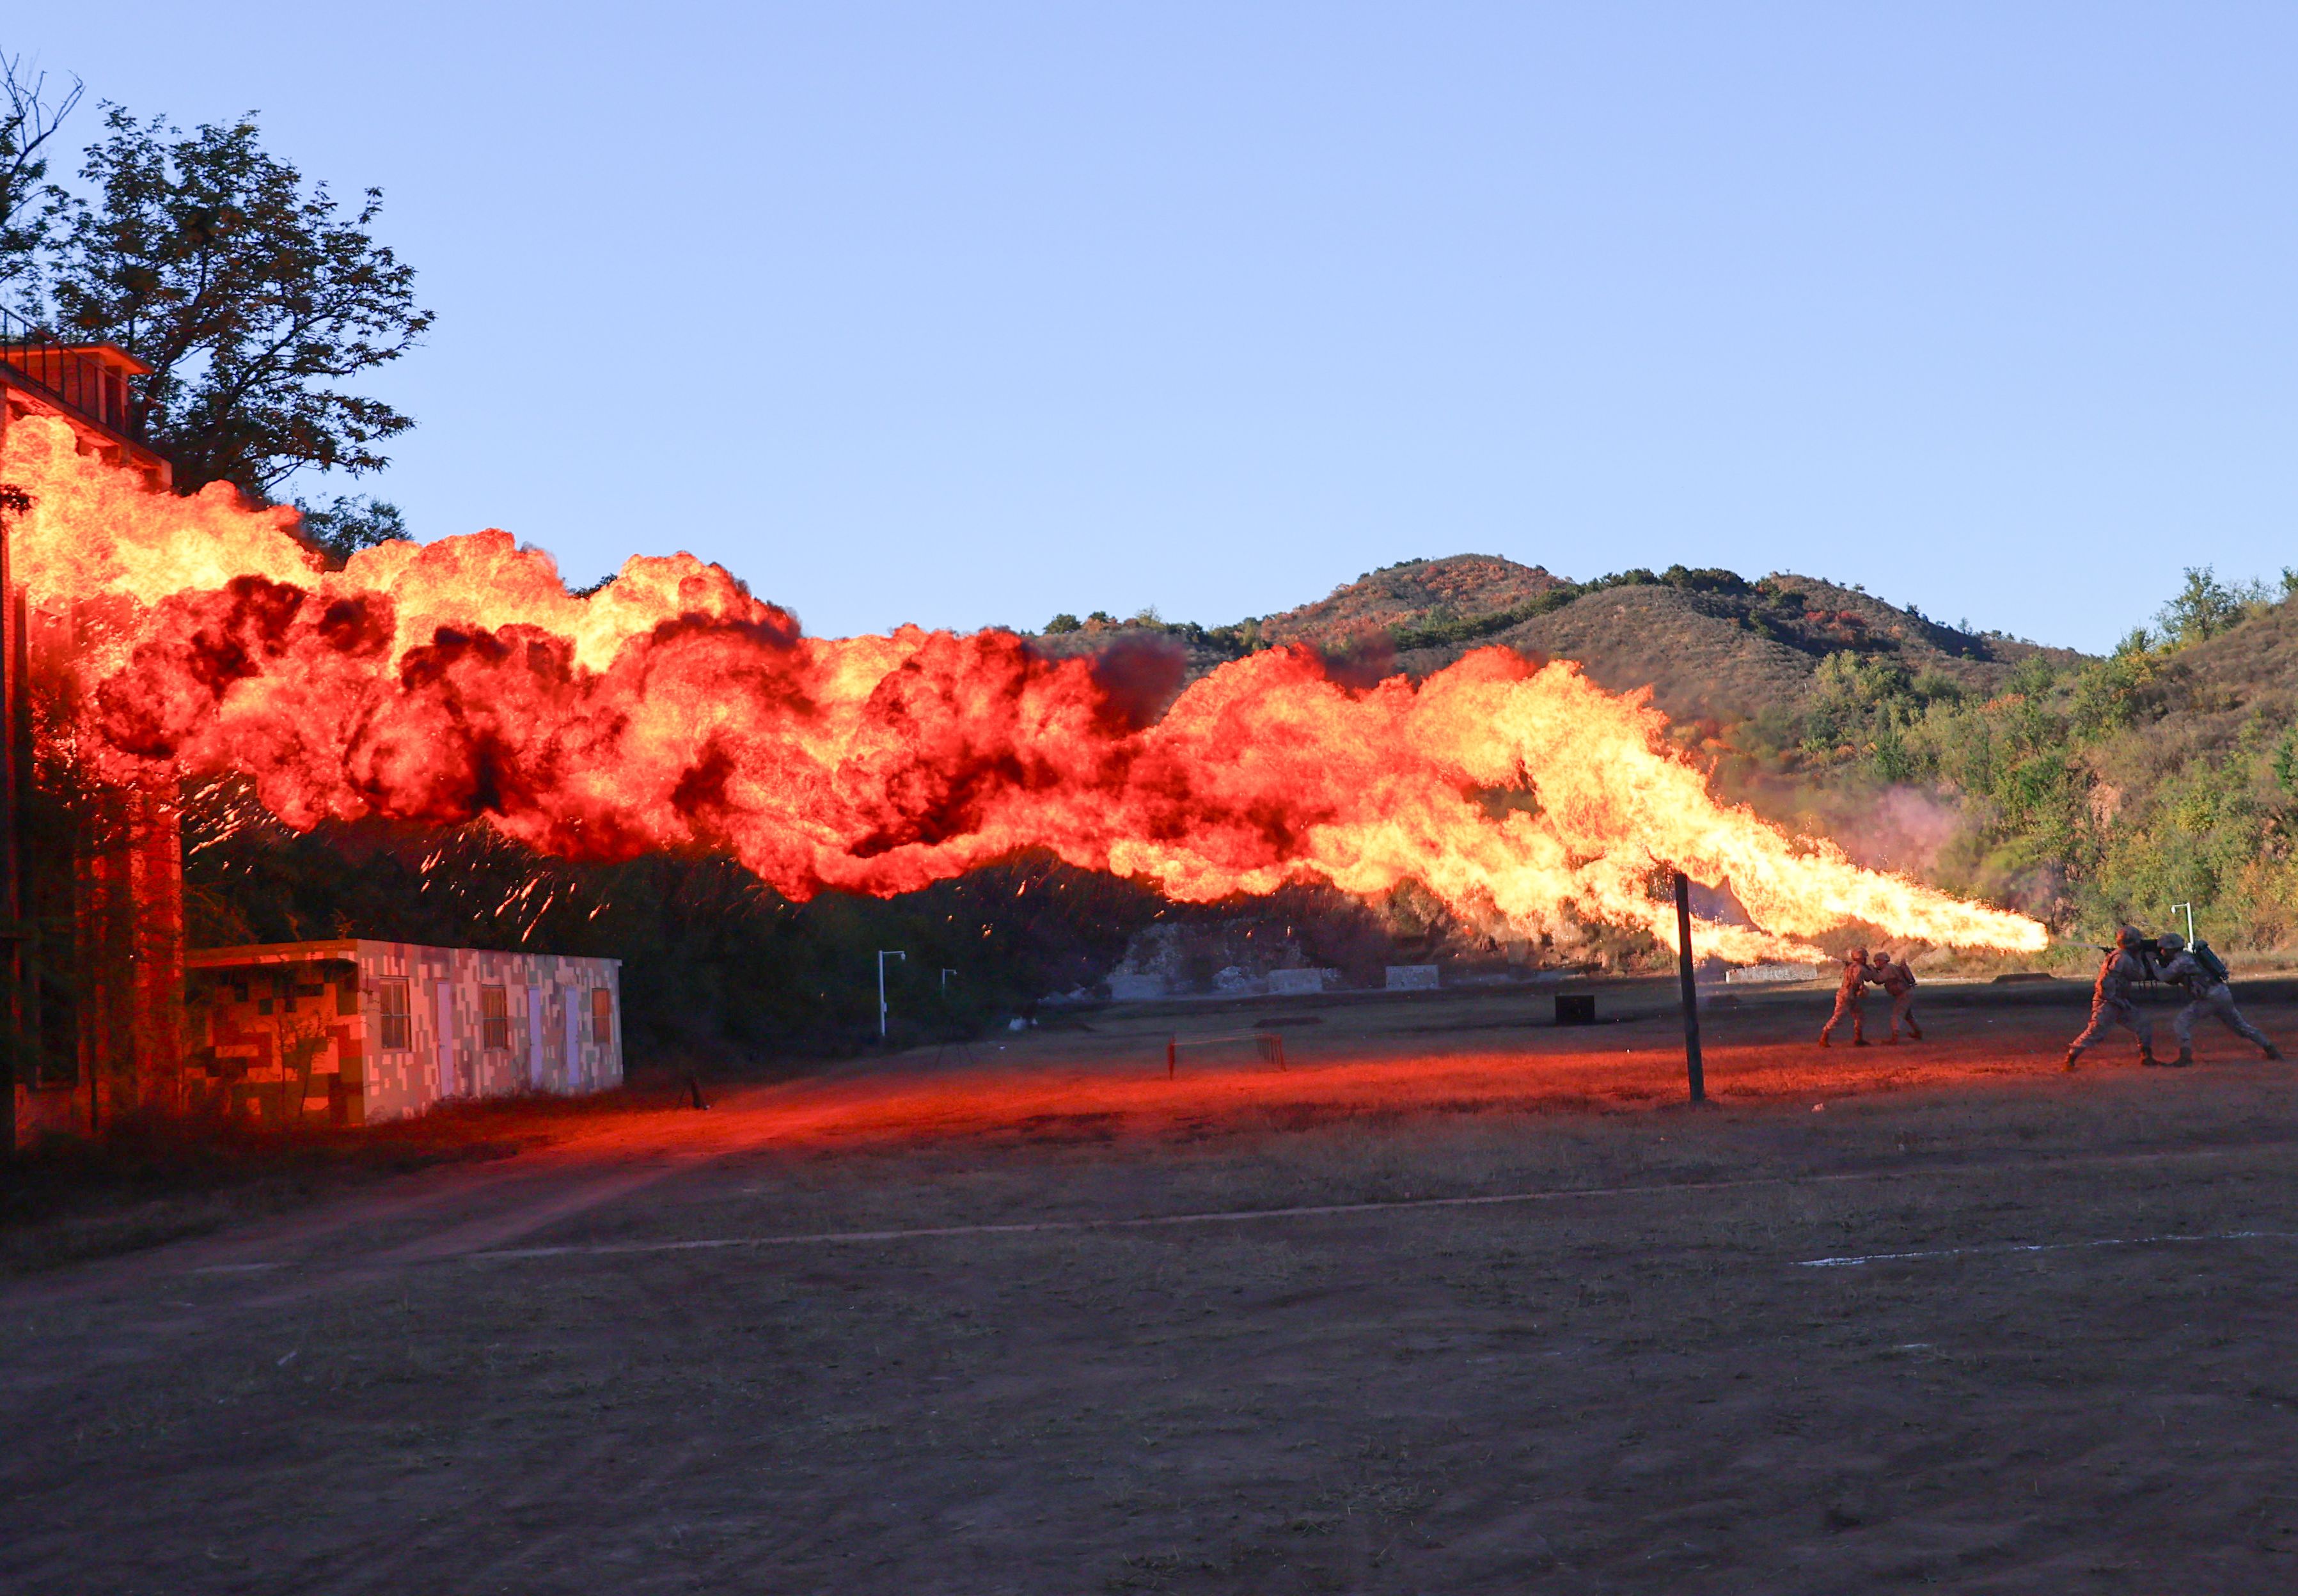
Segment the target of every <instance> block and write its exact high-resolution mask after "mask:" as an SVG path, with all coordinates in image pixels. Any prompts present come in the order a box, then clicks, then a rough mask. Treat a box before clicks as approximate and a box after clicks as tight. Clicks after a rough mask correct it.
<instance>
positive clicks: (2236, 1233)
mask: <svg viewBox="0 0 2298 1596" xmlns="http://www.w3.org/2000/svg"><path fill="white" fill-rule="evenodd" d="M2204 1241H2298V1230H2221V1231H2219V1233H2218V1234H2216V1235H2214V1236H2106V1237H2101V1238H2099V1239H2097V1240H2095V1241H1999V1242H1988V1243H1984V1244H1982V1245H1980V1246H1937V1247H1927V1248H1925V1249H1924V1250H1922V1251H1921V1252H1914V1253H1862V1254H1859V1255H1856V1256H1854V1257H1847V1258H1798V1259H1797V1260H1796V1267H1797V1268H1798V1269H1853V1268H1856V1267H1857V1266H1858V1265H1860V1264H1862V1263H1900V1262H1902V1261H1904V1260H1906V1259H1910V1258H1969V1257H1977V1256H1983V1255H1988V1254H1997V1255H2002V1254H2011V1253H2071V1252H2079V1251H2081V1250H2083V1249H2085V1248H2087V1247H2100V1246H2194V1245H2195V1244H2197V1243H2200V1242H2204Z"/></svg>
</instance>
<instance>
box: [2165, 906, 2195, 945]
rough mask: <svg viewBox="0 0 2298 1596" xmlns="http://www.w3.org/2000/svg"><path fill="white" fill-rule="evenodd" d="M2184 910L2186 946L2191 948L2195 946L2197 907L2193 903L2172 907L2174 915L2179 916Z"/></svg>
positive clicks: (2171, 910)
mask: <svg viewBox="0 0 2298 1596" xmlns="http://www.w3.org/2000/svg"><path fill="white" fill-rule="evenodd" d="M2180 909H2185V910H2186V946H2188V947H2189V948H2191V947H2193V946H2194V945H2195V906H2194V905H2193V904H2191V903H2173V904H2172V905H2170V912H2171V913H2172V914H2177V913H2178V911H2179V910H2180Z"/></svg>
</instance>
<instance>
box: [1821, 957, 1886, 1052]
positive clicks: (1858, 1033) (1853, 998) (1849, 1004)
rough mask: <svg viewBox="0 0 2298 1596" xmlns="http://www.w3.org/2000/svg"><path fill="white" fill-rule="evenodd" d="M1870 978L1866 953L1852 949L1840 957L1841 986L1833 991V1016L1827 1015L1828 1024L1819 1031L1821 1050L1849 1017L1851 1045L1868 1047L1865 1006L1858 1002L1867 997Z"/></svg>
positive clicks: (1871, 973)
mask: <svg viewBox="0 0 2298 1596" xmlns="http://www.w3.org/2000/svg"><path fill="white" fill-rule="evenodd" d="M1873 977H1874V971H1873V970H1872V968H1871V967H1869V965H1868V963H1867V950H1866V949H1864V948H1854V949H1852V950H1851V951H1850V952H1848V953H1847V954H1845V955H1844V956H1843V984H1842V985H1841V986H1839V987H1837V988H1836V989H1835V1012H1834V1013H1833V1014H1831V1015H1829V1016H1827V1024H1824V1025H1822V1026H1821V1027H1820V1028H1819V1045H1820V1046H1821V1047H1826V1046H1827V1045H1828V1038H1829V1037H1831V1036H1832V1035H1833V1034H1834V1033H1835V1028H1836V1027H1837V1026H1838V1025H1839V1024H1842V1023H1843V1016H1845V1015H1849V1016H1851V1045H1852V1046H1853V1047H1855V1048H1864V1047H1865V1046H1866V1045H1867V1037H1866V1034H1865V1027H1866V1024H1867V1016H1866V1014H1865V1012H1864V1010H1865V1008H1866V1005H1865V1004H1864V1003H1863V1002H1862V1001H1861V999H1863V998H1864V997H1865V996H1866V993H1867V983H1868V982H1869V981H1870V980H1872V979H1873Z"/></svg>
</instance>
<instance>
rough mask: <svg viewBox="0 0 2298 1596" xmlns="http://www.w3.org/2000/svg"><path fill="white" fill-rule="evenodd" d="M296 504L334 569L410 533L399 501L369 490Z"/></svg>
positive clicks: (306, 532)
mask: <svg viewBox="0 0 2298 1596" xmlns="http://www.w3.org/2000/svg"><path fill="white" fill-rule="evenodd" d="M295 507H296V508H297V509H298V510H301V511H302V513H303V541H305V542H306V543H309V544H310V546H311V547H314V548H316V549H318V551H319V553H320V554H321V555H325V556H326V558H327V569H328V570H330V571H341V570H342V569H343V566H344V564H346V563H347V562H349V560H350V559H351V556H352V555H355V554H357V553H359V551H360V549H362V548H373V547H376V545H378V544H383V543H396V542H401V541H403V540H405V539H406V538H407V535H408V533H407V522H406V520H405V518H404V517H402V516H401V514H400V513H399V506H397V505H394V504H391V503H389V502H387V501H385V500H384V499H379V498H368V496H367V495H366V494H359V495H357V496H352V495H349V494H337V495H336V496H335V498H334V499H333V500H331V501H330V502H329V503H327V504H325V505H314V504H307V503H306V502H304V501H303V500H302V499H300V498H299V499H297V500H296V501H295ZM600 585H601V586H604V584H603V583H601V584H600Z"/></svg>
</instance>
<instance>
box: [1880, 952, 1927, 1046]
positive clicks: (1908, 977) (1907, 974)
mask: <svg viewBox="0 0 2298 1596" xmlns="http://www.w3.org/2000/svg"><path fill="white" fill-rule="evenodd" d="M1867 963H1868V967H1870V968H1871V969H1872V970H1873V971H1874V974H1873V975H1870V976H1869V977H1868V979H1869V980H1871V981H1873V982H1875V983H1877V984H1878V985H1880V986H1881V987H1882V989H1883V990H1884V991H1886V992H1889V994H1890V997H1891V1040H1892V1041H1898V1040H1899V1027H1900V1026H1901V1025H1902V1024H1905V1026H1906V1028H1907V1034H1908V1035H1909V1036H1912V1037H1914V1039H1915V1040H1916V1041H1922V1040H1923V1028H1922V1026H1921V1025H1918V1024H1915V972H1914V970H1913V969H1911V968H1910V967H1908V965H1907V961H1906V958H1905V956H1904V955H1903V956H1902V957H1900V958H1892V957H1891V956H1890V954H1889V953H1888V952H1886V951H1885V950H1882V949H1881V948H1878V949H1877V950H1875V953H1874V956H1873V957H1872V958H1870V959H1869V960H1868V961H1867Z"/></svg>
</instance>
